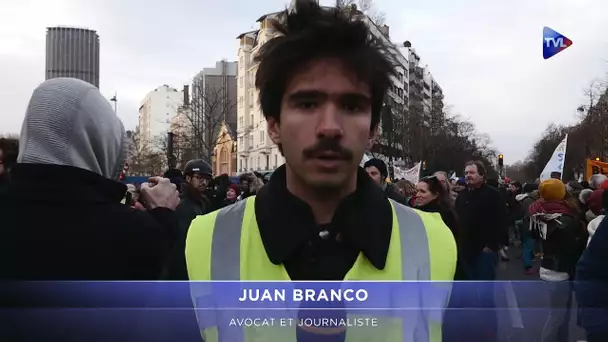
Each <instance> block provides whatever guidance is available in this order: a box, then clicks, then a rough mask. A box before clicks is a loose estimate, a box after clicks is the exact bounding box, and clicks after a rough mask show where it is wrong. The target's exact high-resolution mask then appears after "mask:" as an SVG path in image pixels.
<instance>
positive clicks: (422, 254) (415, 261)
mask: <svg viewBox="0 0 608 342" xmlns="http://www.w3.org/2000/svg"><path fill="white" fill-rule="evenodd" d="M252 199H253V198H252ZM390 201H391V204H392V205H393V208H394V209H395V212H396V214H397V221H398V225H399V233H400V234H399V236H400V240H401V248H402V250H407V257H405V256H404V257H402V258H401V272H402V277H403V279H404V280H419V281H425V280H431V275H430V259H429V254H430V253H429V247H428V246H429V243H428V240H427V239H428V238H427V234H426V229H425V227H424V223H423V222H422V219H421V218H420V216H418V214H416V213H415V212H414V211H413V210H412V209H410V208H408V207H404V206H402V205H401V204H399V203H397V202H395V201H393V200H390ZM247 202H248V200H244V201H240V202H237V203H235V204H234V205H232V206H229V207H225V208H222V209H220V211H219V212H218V213H217V217H216V219H215V227H214V229H213V241H212V244H211V280H212V281H215V280H233V281H238V280H241V275H240V274H241V263H240V260H241V249H240V245H241V231H242V228H243V216H244V215H245V206H246V205H247ZM406 227H407V228H406ZM421 264H422V265H427V267H423V268H422V270H420V268H419V267H418V265H421Z"/></svg>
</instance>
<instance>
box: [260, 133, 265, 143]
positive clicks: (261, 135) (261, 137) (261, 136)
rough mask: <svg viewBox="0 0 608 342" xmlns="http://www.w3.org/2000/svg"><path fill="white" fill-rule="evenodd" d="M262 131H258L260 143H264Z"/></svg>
mask: <svg viewBox="0 0 608 342" xmlns="http://www.w3.org/2000/svg"><path fill="white" fill-rule="evenodd" d="M264 135H265V134H264V131H260V143H264Z"/></svg>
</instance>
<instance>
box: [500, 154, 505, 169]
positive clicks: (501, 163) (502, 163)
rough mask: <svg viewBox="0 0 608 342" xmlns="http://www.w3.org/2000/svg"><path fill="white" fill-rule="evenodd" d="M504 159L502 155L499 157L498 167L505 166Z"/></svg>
mask: <svg viewBox="0 0 608 342" xmlns="http://www.w3.org/2000/svg"><path fill="white" fill-rule="evenodd" d="M504 157H505V156H503V155H502V154H499V155H498V166H500V167H502V166H503V165H504Z"/></svg>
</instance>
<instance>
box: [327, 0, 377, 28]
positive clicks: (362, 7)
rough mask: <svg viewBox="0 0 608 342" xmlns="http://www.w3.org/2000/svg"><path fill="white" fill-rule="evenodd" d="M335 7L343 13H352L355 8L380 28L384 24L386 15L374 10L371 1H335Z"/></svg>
mask: <svg viewBox="0 0 608 342" xmlns="http://www.w3.org/2000/svg"><path fill="white" fill-rule="evenodd" d="M336 7H337V8H341V9H344V10H345V11H352V10H353V8H356V10H357V11H360V12H361V13H363V14H365V15H367V16H368V17H369V18H370V19H371V21H373V22H374V24H376V25H378V26H382V25H384V24H385V22H386V14H385V13H384V12H381V11H379V10H378V9H377V8H376V6H375V4H374V2H373V0H336Z"/></svg>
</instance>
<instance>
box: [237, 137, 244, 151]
mask: <svg viewBox="0 0 608 342" xmlns="http://www.w3.org/2000/svg"><path fill="white" fill-rule="evenodd" d="M238 148H239V149H243V137H239V146H238Z"/></svg>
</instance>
